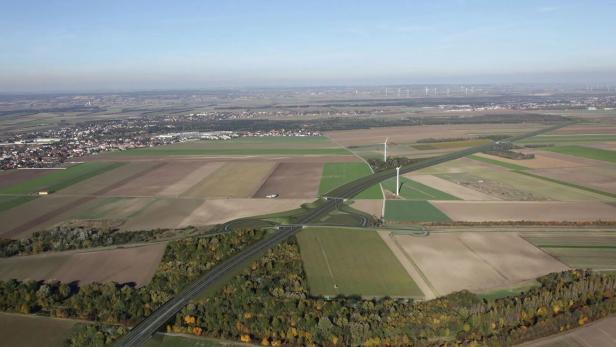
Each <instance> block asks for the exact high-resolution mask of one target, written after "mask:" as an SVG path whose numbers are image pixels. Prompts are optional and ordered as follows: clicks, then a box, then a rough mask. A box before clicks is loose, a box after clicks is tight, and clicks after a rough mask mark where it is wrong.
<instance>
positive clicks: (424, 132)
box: [325, 124, 545, 146]
mask: <svg viewBox="0 0 616 347" xmlns="http://www.w3.org/2000/svg"><path fill="white" fill-rule="evenodd" d="M542 127H545V126H544V125H540V124H524V125H519V124H468V125H464V124H455V125H422V126H406V127H382V128H370V129H358V130H341V131H330V132H327V133H326V134H325V135H327V136H328V137H330V138H331V139H332V140H333V141H334V142H336V143H339V144H342V145H344V146H359V145H371V144H379V143H383V141H385V139H386V138H387V137H389V140H390V141H391V142H392V143H414V142H416V141H417V140H421V139H428V138H435V139H443V138H461V137H477V136H481V135H497V134H507V135H516V134H521V133H525V132H529V131H532V130H535V129H540V128H542Z"/></svg>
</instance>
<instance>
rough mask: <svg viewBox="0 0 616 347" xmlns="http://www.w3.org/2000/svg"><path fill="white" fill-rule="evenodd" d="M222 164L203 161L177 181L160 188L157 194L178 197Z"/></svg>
mask: <svg viewBox="0 0 616 347" xmlns="http://www.w3.org/2000/svg"><path fill="white" fill-rule="evenodd" d="M222 164H223V163H222V162H210V163H205V164H203V165H201V166H200V167H199V168H197V169H196V170H194V171H192V172H191V173H189V174H188V175H186V176H184V177H183V178H181V179H179V180H178V181H176V182H173V183H172V184H170V185H168V186H167V187H166V188H164V189H163V190H161V191H160V192H159V193H158V195H160V196H168V197H178V196H180V195H182V194H185V193H187V191H188V190H189V189H190V188H192V187H193V186H195V185H196V184H198V183H199V182H201V181H202V180H203V179H204V178H206V177H207V176H209V175H210V174H212V173H213V172H214V171H216V170H218V169H219V168H220V167H221V166H222Z"/></svg>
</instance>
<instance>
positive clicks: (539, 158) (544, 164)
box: [475, 150, 583, 169]
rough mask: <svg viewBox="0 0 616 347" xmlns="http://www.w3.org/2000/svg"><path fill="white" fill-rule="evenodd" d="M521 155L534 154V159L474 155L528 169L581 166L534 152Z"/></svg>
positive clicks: (527, 151) (523, 151)
mask: <svg viewBox="0 0 616 347" xmlns="http://www.w3.org/2000/svg"><path fill="white" fill-rule="evenodd" d="M520 152H522V153H533V154H535V158H533V159H524V160H513V159H508V158H502V157H497V156H494V155H489V154H485V153H477V154H475V155H476V156H478V157H482V158H488V159H492V160H498V161H501V162H504V163H509V164H514V165H520V166H524V167H526V168H529V169H553V168H565V167H579V166H583V165H582V164H580V163H576V162H575V161H568V160H562V159H556V158H550V157H548V156H545V155H542V154H539V153H537V152H538V151H535V150H522V151H520Z"/></svg>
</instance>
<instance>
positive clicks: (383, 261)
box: [297, 228, 423, 297]
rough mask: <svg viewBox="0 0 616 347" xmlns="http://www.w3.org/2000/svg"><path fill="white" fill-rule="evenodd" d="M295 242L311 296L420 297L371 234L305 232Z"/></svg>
mask: <svg viewBox="0 0 616 347" xmlns="http://www.w3.org/2000/svg"><path fill="white" fill-rule="evenodd" d="M297 240H298V242H299V246H300V251H301V256H302V260H303V262H304V269H305V271H306V276H307V278H308V285H309V288H310V292H311V293H312V294H314V295H327V296H336V295H339V294H343V295H362V296H377V297H379V296H387V295H388V296H404V297H422V296H423V294H422V292H421V291H420V290H419V288H418V287H417V285H416V284H415V283H414V282H413V280H411V278H410V277H409V276H408V274H407V273H406V271H405V270H404V268H403V267H402V265H401V264H400V263H399V262H398V260H397V259H396V257H395V256H394V255H393V253H392V252H391V251H390V250H389V248H388V247H387V246H386V245H385V243H384V242H383V240H381V238H380V237H379V235H378V234H377V233H376V232H375V231H363V230H348V229H325V228H324V229H320V228H309V229H305V230H303V231H301V232H300V233H299V234H297Z"/></svg>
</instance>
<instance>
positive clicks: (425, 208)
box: [385, 200, 450, 222]
mask: <svg viewBox="0 0 616 347" xmlns="http://www.w3.org/2000/svg"><path fill="white" fill-rule="evenodd" d="M385 220H386V221H387V222H447V221H449V220H450V219H449V217H448V216H447V215H446V214H444V213H443V212H441V211H440V210H439V209H438V208H436V207H434V205H433V204H431V203H430V202H428V201H412V200H386V201H385Z"/></svg>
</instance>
